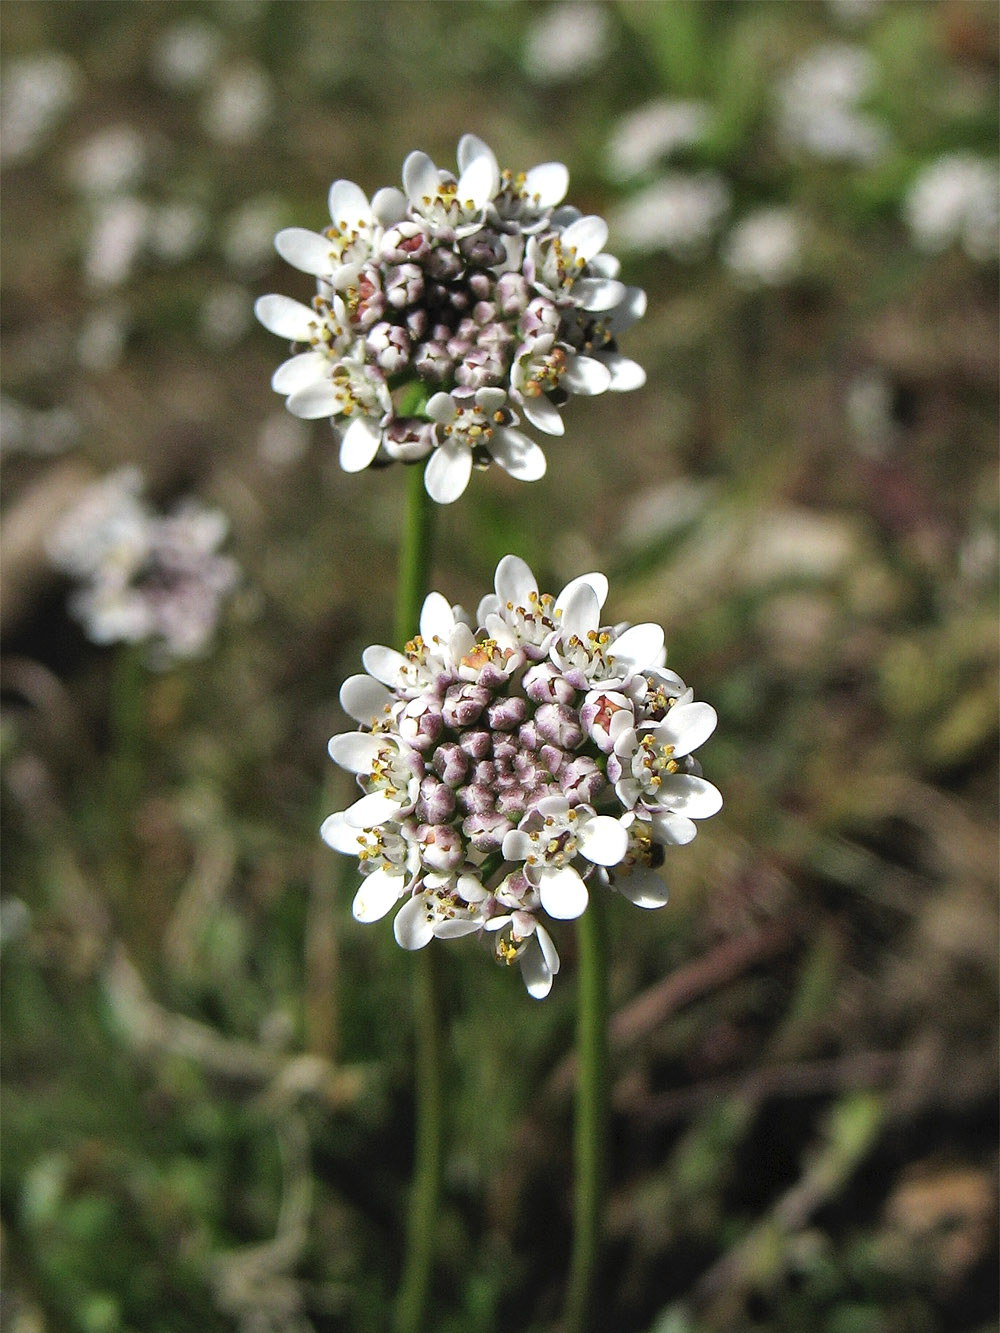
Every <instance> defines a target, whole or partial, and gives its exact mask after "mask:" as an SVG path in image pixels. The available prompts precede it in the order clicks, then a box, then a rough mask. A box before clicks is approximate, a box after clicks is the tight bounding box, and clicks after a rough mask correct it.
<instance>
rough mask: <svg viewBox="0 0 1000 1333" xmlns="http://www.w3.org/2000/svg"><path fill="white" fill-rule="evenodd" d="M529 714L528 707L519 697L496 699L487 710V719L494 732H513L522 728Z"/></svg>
mask: <svg viewBox="0 0 1000 1333" xmlns="http://www.w3.org/2000/svg"><path fill="white" fill-rule="evenodd" d="M527 712H528V705H527V704H526V703H525V701H524V700H523V699H521V698H518V696H517V695H514V696H512V697H511V698H501V699H494V700H493V702H492V703H491V704H490V706H489V708H487V710H486V719H487V721H488V722H489V724H490V726H491V727H492V728H493V730H494V731H513V730H514V728H515V727H517V726H520V724H521V723H522V722H523V721H524V719H525V716H526V715H527Z"/></svg>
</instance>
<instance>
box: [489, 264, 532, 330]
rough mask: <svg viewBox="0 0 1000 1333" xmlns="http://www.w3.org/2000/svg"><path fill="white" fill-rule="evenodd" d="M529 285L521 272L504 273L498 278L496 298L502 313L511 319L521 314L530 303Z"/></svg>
mask: <svg viewBox="0 0 1000 1333" xmlns="http://www.w3.org/2000/svg"><path fill="white" fill-rule="evenodd" d="M528 294H529V287H528V284H527V282H526V281H525V279H524V276H523V274H521V273H502V274H501V275H500V277H499V278H498V279H497V285H496V288H495V290H494V300H495V301H496V302H497V304H498V305H499V307H500V311H501V313H502V314H504V315H506V316H507V318H508V319H510V318H511V317H512V316H513V315H519V314H521V312H522V311H523V310H524V309H525V308H526V306H527V304H528Z"/></svg>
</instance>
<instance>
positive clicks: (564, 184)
mask: <svg viewBox="0 0 1000 1333" xmlns="http://www.w3.org/2000/svg"><path fill="white" fill-rule="evenodd" d="M568 189H569V171H568V170H567V168H566V167H564V166H563V164H562V163H561V162H539V164H538V166H537V167H532V168H531V170H530V171H529V172H527V173H526V174H525V177H524V192H525V194H526V195H527V196H528V198H529V199H534V197H535V195H537V196H538V199H537V204H538V207H539V208H554V207H555V205H556V204H558V203H561V202H562V200H563V199H564V198H565V195H566V191H567V190H568ZM598 248H600V247H598Z"/></svg>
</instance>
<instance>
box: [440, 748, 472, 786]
mask: <svg viewBox="0 0 1000 1333" xmlns="http://www.w3.org/2000/svg"><path fill="white" fill-rule="evenodd" d="M431 763H432V764H433V765H434V771H435V773H437V775H438V777H439V778H440V779H441V780H442V782H447V783H448V785H449V787H457V786H458V784H459V783H460V782H463V781H464V780H465V775H466V773H468V771H469V761H468V759H467V758H466V755H465V752H464V751H463V750H462V747H461V746H460V745H456V744H455V742H454V741H445V743H444V744H443V745H439V746H438V747H437V749H436V750H435V751H434V757H433V758H432V760H431Z"/></svg>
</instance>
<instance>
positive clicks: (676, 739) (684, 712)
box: [622, 635, 719, 758]
mask: <svg viewBox="0 0 1000 1333" xmlns="http://www.w3.org/2000/svg"><path fill="white" fill-rule="evenodd" d="M622 637H623V638H624V637H625V636H624V635H622ZM718 720H719V719H718V716H717V714H716V711H715V709H714V708H713V707H712V705H711V704H703V703H696V704H674V706H673V708H671V709H670V710H669V711H668V713H667V715H666V717H665V718H664V719H663V721H662V722H661V723H660V725H659V726H658V727H657V728H656V732H655V736H656V739H657V742H658V743H659V744H661V745H672V746H673V747H674V754H675V755H676V756H677V758H680V757H681V756H683V755H686V754H690V753H691V751H692V750H697V748H698V746H699V745H704V743H705V742H706V741H707V740H708V738H709V736H711V734H712V732H713V731H714V730H715V725H716V723H717V722H718Z"/></svg>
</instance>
